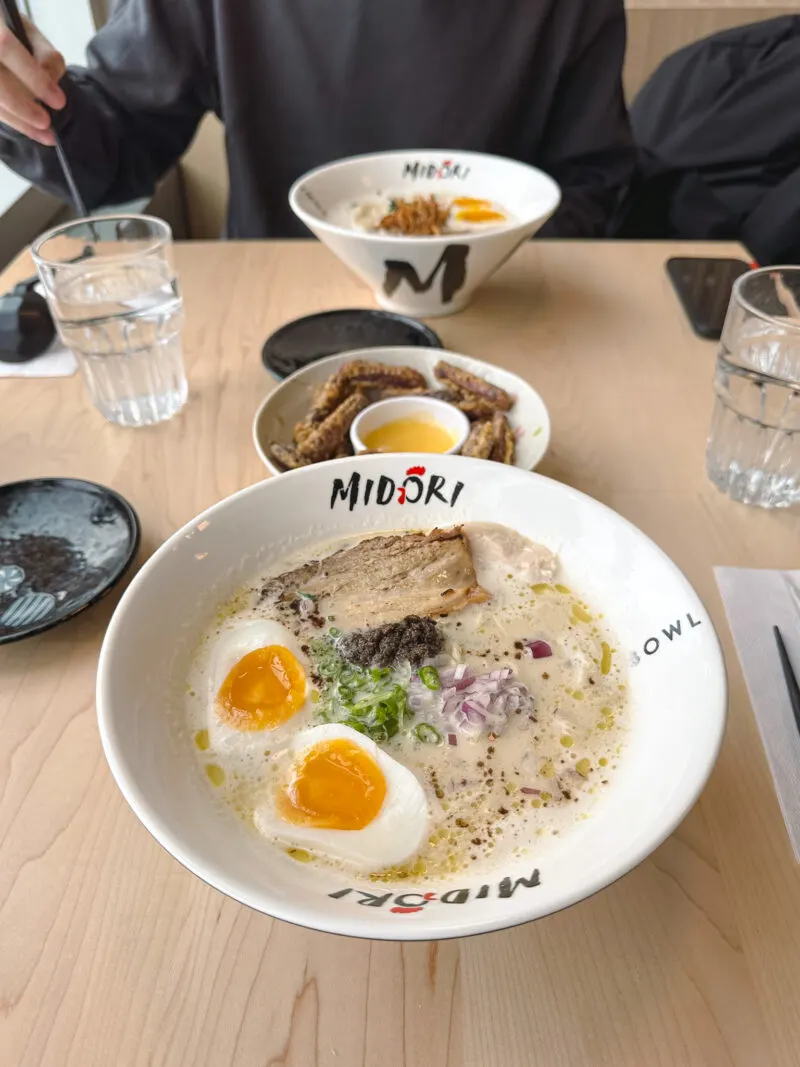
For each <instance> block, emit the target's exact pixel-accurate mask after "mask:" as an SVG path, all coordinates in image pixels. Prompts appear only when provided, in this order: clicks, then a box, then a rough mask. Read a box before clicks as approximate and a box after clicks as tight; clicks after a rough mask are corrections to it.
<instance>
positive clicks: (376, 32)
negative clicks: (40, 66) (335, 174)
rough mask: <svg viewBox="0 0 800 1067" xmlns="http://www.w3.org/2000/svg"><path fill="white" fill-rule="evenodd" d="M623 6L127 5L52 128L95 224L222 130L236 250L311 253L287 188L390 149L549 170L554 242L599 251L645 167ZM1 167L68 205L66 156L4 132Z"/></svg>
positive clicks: (341, 1) (101, 36)
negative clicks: (591, 243) (314, 172)
mask: <svg viewBox="0 0 800 1067" xmlns="http://www.w3.org/2000/svg"><path fill="white" fill-rule="evenodd" d="M624 50H625V16H624V11H623V0H118V2H117V4H116V6H115V9H114V13H113V15H112V17H111V19H110V20H109V22H108V23H107V25H106V26H105V27H104V28H103V29H102V30H101V31H100V33H98V34H97V36H96V37H95V39H94V40H93V41H92V43H91V45H90V47H89V58H88V67H87V69H83V68H76V67H73V68H70V70H69V73H68V75H67V77H66V78H65V82H64V89H65V91H66V94H67V99H68V104H67V107H66V108H65V109H64V111H63V112H60V113H58V114H57V118H56V124H57V126H58V128H59V129H60V132H61V136H62V139H63V143H64V148H65V150H66V152H67V154H68V156H69V158H70V160H71V162H72V165H73V167H74V170H75V174H76V177H77V180H78V184H79V185H80V187H81V191H82V192H83V195H84V197H85V199H86V202H87V204H88V206H89V207H90V208H92V207H97V206H100V205H107V204H115V203H124V202H126V201H128V200H132V199H135V198H136V197H139V196H144V195H146V194H147V193H149V192H151V191H152V189H153V186H154V184H155V182H156V181H157V180H158V179H159V178H160V177H161V176H162V175H163V174H164V173H165V172H166V171H167V170H168V169H169V167H170V166H171V165H172V164H173V163H175V161H176V160H177V159H178V158H179V157H180V155H181V154H182V153H183V152H184V151H185V149H186V148H187V146H188V145H189V143H190V141H191V139H192V137H193V135H194V132H195V130H196V129H197V125H198V123H199V121H200V119H201V118H202V116H203V115H204V114H205V113H206V112H208V111H214V112H215V113H216V114H217V115H218V116H219V117H220V118H221V119H222V121H223V122H224V123H225V130H226V138H227V151H228V166H229V169H230V188H231V195H230V205H229V210H228V224H227V233H228V235H229V236H231V237H283V236H299V235H302V234H304V233H305V232H306V231H305V230H304V227H303V226H302V224H301V223H299V222H298V221H297V220H296V219H295V218H294V217H293V215H292V214H291V212H290V210H289V207H288V204H287V201H286V194H287V191H288V189H289V186H290V184H291V183H292V182H293V181H294V179H295V178H297V177H298V176H299V175H300V174H302V173H303V172H304V171H305V170H307V169H309V168H310V167H314V166H317V165H319V164H321V163H325V162H328V161H330V160H333V159H337V158H340V157H342V156H348V155H353V154H357V153H361V152H372V151H377V150H381V149H405V148H461V149H475V150H480V151H485V152H493V153H497V154H499V155H505V156H511V157H513V158H515V159H520V160H524V161H526V162H529V163H533V164H534V165H536V166H538V167H541V168H542V169H543V170H545V171H547V172H548V173H549V174H551V175H552V176H553V177H554V178H555V179H556V180H557V181H558V182H559V183H560V184H561V186H562V188H563V191H564V200H563V204H562V207H561V208H560V210H559V212H558V214H557V215H556V216H555V217H554V219H553V220H551V222H550V223H549V225H548V227H547V231H546V232H547V233H549V234H550V235H564V236H600V235H602V234H603V233H604V232H605V228H606V223H607V219H608V216H609V214H610V212H611V210H612V209H613V206H614V204H615V203H616V200H617V198H618V196H619V193H620V191H621V190H622V189H623V188H624V186H625V185H626V183H627V180H628V178H629V175H630V172H631V169H632V167H633V161H634V153H633V148H632V144H631V138H630V132H629V128H628V120H627V115H626V111H625V105H624V101H623V95H622V89H621V85H620V72H621V67H622V59H623V54H624ZM0 158H2V159H3V160H4V161H5V162H6V163H8V165H9V166H10V167H12V169H14V170H16V171H17V172H18V173H20V174H22V175H24V176H25V177H27V178H29V179H30V180H31V181H33V182H35V183H36V184H37V185H40V186H42V187H43V188H45V189H48V190H50V191H51V192H54V193H56V194H57V195H59V196H61V197H63V198H64V199H66V198H67V193H66V190H65V186H64V182H63V179H62V177H61V174H60V171H59V167H58V163H57V160H56V155H55V151H54V150H53V149H52V148H45V147H42V146H39V145H36V144H33V143H31V142H30V141H28V140H27V139H26V138H24V137H22V136H20V135H18V134H16V133H14V132H13V131H10V130H8V129H7V128H5V127H2V126H0Z"/></svg>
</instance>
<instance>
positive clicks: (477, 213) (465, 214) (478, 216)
mask: <svg viewBox="0 0 800 1067" xmlns="http://www.w3.org/2000/svg"><path fill="white" fill-rule="evenodd" d="M456 218H457V219H458V221H459V222H505V221H506V217H505V215H504V214H503V213H502V212H500V211H493V210H492V209H491V208H486V207H473V208H465V209H464V210H463V211H459V212H457V214H456Z"/></svg>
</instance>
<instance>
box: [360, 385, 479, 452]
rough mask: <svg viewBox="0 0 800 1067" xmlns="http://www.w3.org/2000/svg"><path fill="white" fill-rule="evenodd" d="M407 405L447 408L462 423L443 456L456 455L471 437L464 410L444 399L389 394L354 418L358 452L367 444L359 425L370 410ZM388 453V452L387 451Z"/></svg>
mask: <svg viewBox="0 0 800 1067" xmlns="http://www.w3.org/2000/svg"><path fill="white" fill-rule="evenodd" d="M401 404H402V405H403V406H407V405H409V404H411V405H414V406H416V407H418V408H419V409H420V411H427V412H436V411H437V409H438V410H440V411H441V410H445V411H446V412H447V417H448V418H455V421H456V422H459V423H460V424H461V434H460V436H459V437H458V438H457V439H456V442H455V444H454V445H453V447H452V448H448V449H447V451H446V452H440V453H438V454H439V455H442V456H454V455H455V454H456V453H457V452H460V451H461V449H462V448H463V447H464V443H465V442H466V440H467V438H468V437H469V428H470V422H469V419H468V418H467V416H466V415H465V414H464V412H463V411H459V409H458V408H457V407H454V406H453V405H452V404H448V403H446V402H445V401H444V400H437V398H436V397H435V396H387V397H386V399H385V400H376V401H375V403H374V404H370V405H369V407H366V408H364V410H363V411H361V412H359V414H358V415H356V417H355V418H354V419H353V421H352V423H351V425H350V442H351V444H352V446H353V448H354V449H355V450H356V452H362V451H364V450H365V449H366V448H367V446H366V445H365V444H364V441H363V440H362V439H361V434H360V432H359V427H360V426H361V423H362V421H363V419H364V416H365V415H366V414H367V412H369V414H370V415H374V414H375V412H376V410H377V411H391V409H392V408H395V407H400V405H401ZM389 421H390V419H384V420H383V422H381V423H379V424H378V425H380V426H383V425H385V424H386V423H387V422H389ZM386 454H387V455H388V453H386Z"/></svg>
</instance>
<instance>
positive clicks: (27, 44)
mask: <svg viewBox="0 0 800 1067" xmlns="http://www.w3.org/2000/svg"><path fill="white" fill-rule="evenodd" d="M0 7H2V9H3V18H4V19H5V22H6V25H7V26H8V28H9V29H10V30H11V32H12V33H13V34H14V36H15V37H16V38H17V40H18V41H19V42H20V44H21V45H22V46H23V47H24V48H26V49H27V50H28V51H29V52H30V53H31V55H33V46H32V45H31V40H30V37H28V31H27V30H26V29H25V23H24V22H23V21H22V16H21V15H20V13H19V8H18V7H17V3H16V0H0ZM53 137H54V139H55V145H56V154H57V156H58V162H59V163H60V164H61V170H62V171H63V173H64V178H65V180H66V182H67V188H68V189H69V195H70V196H71V197H72V202H73V204H74V205H75V210H76V211H77V212H78V215H79V217H80V218H87V217H88V214H89V213H88V211H87V210H86V204H85V203H84V201H83V197H82V196H81V192H80V189H79V188H78V184H77V182H76V181H75V175H74V174H73V173H72V167H71V166H70V164H69V160H68V159H67V156H66V154H65V152H64V147H63V145H62V144H61V138H60V137H59V135H58V133H57V132H56V129H55V126H54V127H53ZM89 225H90V226H91V223H90V224H89ZM92 232H93V236H94V238H95V240H98V237H97V233H96V232H95V230H94V227H93V226H92Z"/></svg>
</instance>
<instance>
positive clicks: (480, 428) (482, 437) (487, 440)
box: [461, 421, 494, 459]
mask: <svg viewBox="0 0 800 1067" xmlns="http://www.w3.org/2000/svg"><path fill="white" fill-rule="evenodd" d="M493 448H494V431H493V430H492V424H491V422H488V421H487V422H473V424H472V429H471V430H470V432H469V437H468V438H467V439H466V441H465V442H464V447H463V448H462V449H461V455H462V456H472V458H473V459H488V458H489V456H490V455H491V452H492V449H493Z"/></svg>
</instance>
